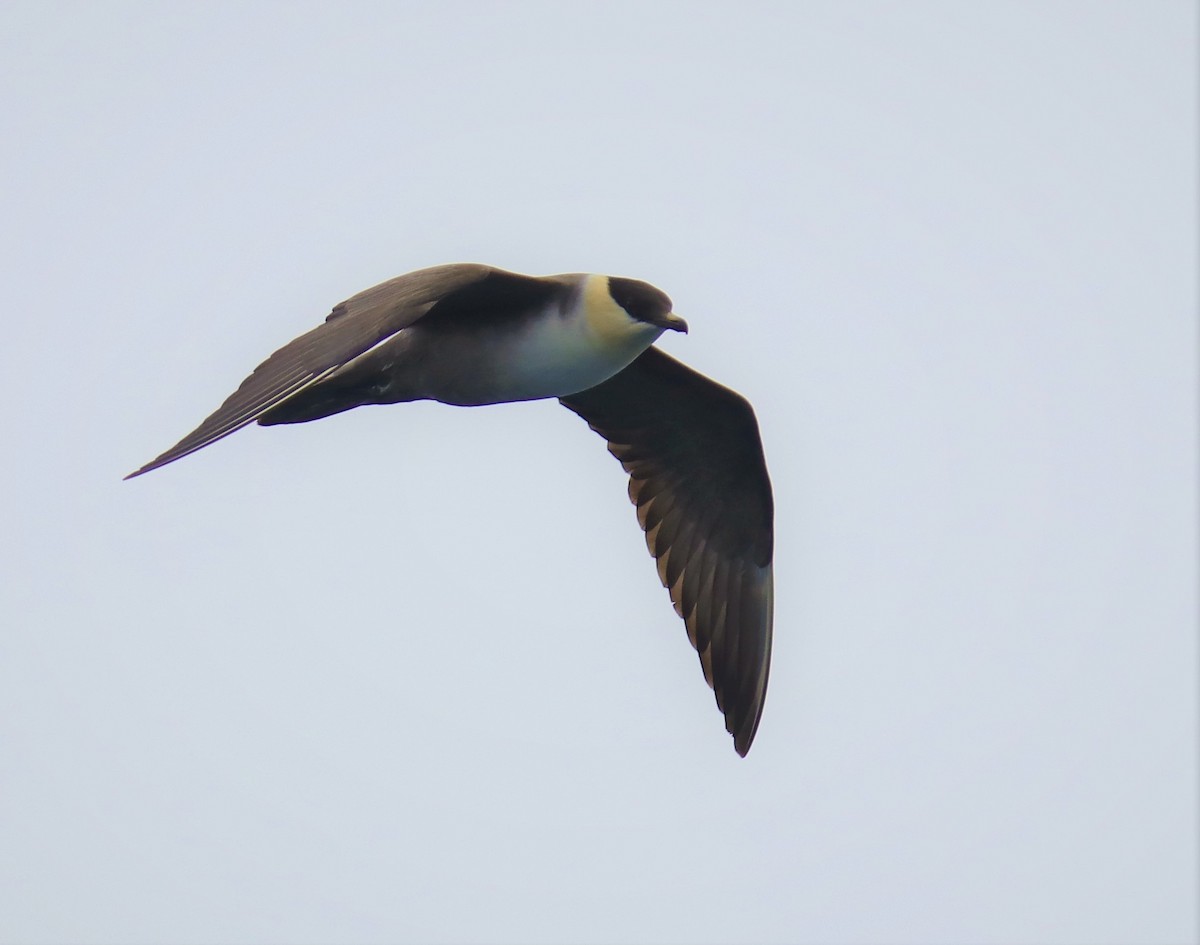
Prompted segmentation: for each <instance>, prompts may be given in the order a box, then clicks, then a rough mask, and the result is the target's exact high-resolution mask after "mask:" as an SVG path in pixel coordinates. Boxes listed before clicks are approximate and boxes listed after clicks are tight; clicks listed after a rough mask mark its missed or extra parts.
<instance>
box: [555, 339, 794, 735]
mask: <svg viewBox="0 0 1200 945" xmlns="http://www.w3.org/2000/svg"><path fill="white" fill-rule="evenodd" d="M561 403H562V404H563V406H565V407H567V408H568V409H569V410H572V411H574V412H575V413H577V414H579V416H581V417H583V419H584V420H586V421H587V422H588V425H589V426H591V428H592V429H593V430H595V431H596V432H597V433H599V434H600V435H601V436H602V437H604V438H605V439H606V440H607V441H608V449H609V452H611V453H612V454H613V455H614V456H615V457H616V458H617V459H619V460H620V461H621V464H622V465H623V466H624V467H625V470H626V472H628V473H629V476H630V479H629V497H630V498H631V499H632V500H633V503H634V505H636V506H637V516H638V521H639V522H640V523H641V526H642V528H643V530H644V531H645V533H646V544H647V546H648V547H649V549H650V553H651V554H652V555H653V556H654V557H655V559H656V560H657V563H658V575H659V578H661V580H662V583H663V585H664V586H665V587H666V588H667V589H668V590H669V591H670V594H671V600H672V601H673V602H674V604H675V610H676V612H678V614H679V616H681V617H682V618H683V620H684V623H685V625H686V626H687V633H688V638H689V639H690V640H691V642H692V645H693V646H694V647H695V648H696V651H697V652H698V653H699V655H700V664H701V667H702V668H703V670H704V678H705V680H707V682H708V684H709V685H710V686H712V688H713V691H714V693H715V694H716V699H717V706H718V707H719V708H720V709H721V711H722V712H723V713H724V714H725V727H726V729H727V730H728V731H729V733H730V734H731V735H733V739H734V748H735V749H736V750H737V752H738V754H740V755H745V754H746V752H747V751H749V750H750V745H751V743H752V742H753V741H754V734H755V732H756V731H757V729H758V722H759V719H760V718H761V716H762V709H763V701H764V699H765V698H766V692H767V676H768V672H769V669H770V662H771V633H772V622H773V598H774V579H773V571H772V559H773V549H774V538H773V536H774V500H773V498H772V493H771V481H770V478H769V477H768V475H767V467H766V461H765V460H764V458H763V450H762V441H761V439H760V438H759V433H758V423H757V421H756V420H755V417H754V410H753V409H752V408H751V406H750V404H749V402H748V401H746V399H745V398H743V397H742V396H741V395H739V394H737V393H735V392H733V391H731V390H729V389H728V388H726V387H722V386H721V385H720V384H717V383H716V382H715V381H712V380H710V379H709V378H707V377H705V376H704V375H702V374H700V373H698V372H696V371H693V370H692V369H691V368H689V367H687V366H686V365H684V364H681V363H680V362H679V361H676V360H675V359H674V358H672V357H670V356H668V355H667V354H664V353H663V352H662V351H660V350H659V349H657V348H653V347H652V348H648V349H647V350H646V351H645V353H644V354H642V355H641V356H640V357H639V358H638V359H637V360H635V361H634V362H633V363H632V364H630V365H629V367H627V368H625V369H624V370H623V371H621V372H620V373H618V374H616V375H614V376H613V377H611V378H609V379H608V380H607V381H605V382H604V383H602V384H598V385H597V386H595V387H593V388H590V389H589V390H585V391H581V392H580V393H578V394H572V395H571V396H569V397H563V398H561Z"/></svg>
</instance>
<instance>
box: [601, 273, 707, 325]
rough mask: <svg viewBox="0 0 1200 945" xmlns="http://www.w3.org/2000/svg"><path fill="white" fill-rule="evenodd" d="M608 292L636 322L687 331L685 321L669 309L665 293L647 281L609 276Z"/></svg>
mask: <svg viewBox="0 0 1200 945" xmlns="http://www.w3.org/2000/svg"><path fill="white" fill-rule="evenodd" d="M608 294H609V295H610V296H612V300H613V301H614V302H616V303H617V305H619V306H620V307H621V308H622V309H624V311H625V312H626V314H628V316H629V317H630V318H631V319H633V320H634V321H636V322H643V323H645V324H647V325H653V326H654V327H655V328H658V329H660V330H662V331H667V330H670V331H682V332H683V333H684V334H686V333H687V330H688V325H687V322H685V321H684V320H683V319H682V318H680V317H679V316H678V315H676V314H675V313H674V312H672V311H671V300H670V298H668V296H667V293H665V292H663V291H662V290H661V289H656V288H655V287H654V286H652V285H651V284H650V283H649V282H641V281H639V280H638V279H623V278H621V277H620V276H609V278H608Z"/></svg>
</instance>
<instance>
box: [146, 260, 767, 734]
mask: <svg viewBox="0 0 1200 945" xmlns="http://www.w3.org/2000/svg"><path fill="white" fill-rule="evenodd" d="M664 331H680V332H686V331H687V322H685V321H684V320H683V319H682V318H680V317H679V316H678V315H676V314H675V313H674V312H673V311H672V305H671V300H670V299H669V298H668V297H667V296H666V294H665V293H663V292H662V291H660V290H659V289H657V288H655V287H654V286H652V285H650V284H648V283H646V282H640V281H638V280H636V279H625V278H619V277H616V276H603V275H594V274H585V273H571V274H567V275H557V276H526V275H521V274H519V273H514V272H506V271H504V270H502V269H496V268H493V267H491V266H484V265H479V264H474V263H471V264H467V263H463V264H451V265H445V266H434V267H432V268H429V269H421V270H418V271H416V272H410V273H408V274H406V275H403V276H398V277H397V278H395V279H390V280H388V281H387V282H384V283H381V284H380V285H377V286H375V287H374V288H371V289H367V290H366V291H365V292H360V293H359V294H358V295H355V296H353V297H351V298H349V299H347V300H346V301H345V302H342V303H341V304H339V305H336V306H334V308H333V311H332V313H331V314H330V315H329V316H328V317H327V318H326V319H325V321H324V323H323V324H321V325H318V326H317V327H316V328H314V329H312V330H311V331H309V332H306V333H305V334H303V335H301V336H300V337H299V338H297V339H295V340H294V341H292V342H290V343H288V344H286V345H284V346H283V347H282V348H280V349H279V350H278V351H276V352H275V353H274V354H273V355H271V356H270V357H269V358H267V360H266V361H264V362H263V363H262V364H260V365H259V366H258V367H257V368H255V370H254V372H253V373H252V374H251V375H250V376H249V377H248V378H246V380H245V381H243V382H242V384H241V386H240V387H239V388H238V389H237V390H236V391H234V393H233V394H231V395H230V396H229V398H228V399H227V400H226V401H225V403H223V404H222V405H221V406H220V407H219V408H218V409H217V411H216V412H215V413H213V414H212V416H210V417H209V418H208V419H207V420H205V421H204V422H203V423H202V424H200V426H199V427H197V428H196V429H195V430H193V431H192V432H191V433H189V434H188V435H187V436H185V437H184V438H183V439H182V440H180V441H179V442H178V443H176V444H175V445H174V446H172V447H171V448H170V449H169V450H167V451H166V452H165V453H163V454H162V455H161V456H158V457H157V458H156V459H153V460H151V461H150V462H149V463H147V464H146V465H145V466H143V467H142V468H141V469H138V470H137V471H136V472H132V473H130V474H129V475H128V476H126V477H125V478H127V479H132V478H133V477H134V476H140V475H142V474H143V473H147V472H149V471H150V470H152V469H157V468H159V467H160V466H165V465H166V464H167V463H171V462H174V461H175V460H177V459H180V458H182V457H184V456H187V455H188V454H189V453H194V452H195V451H196V450H198V449H201V448H203V447H205V446H208V445H209V444H210V443H214V442H216V441H217V440H219V439H221V438H222V437H225V436H228V435H229V434H230V433H233V432H234V431H236V430H240V429H241V428H242V427H244V426H247V425H248V424H251V423H255V422H257V423H259V424H261V425H263V426H272V425H274V424H277V423H304V422H306V421H308V420H319V419H321V418H322V417H328V416H330V415H332V414H335V413H340V412H342V411H343V410H350V409H352V408H354V407H359V406H363V405H364V404H394V403H401V402H405V401H412V400H436V401H440V402H441V403H445V404H455V405H458V406H480V405H483V404H497V403H511V402H514V401H522V400H536V399H541V398H549V397H557V398H558V400H559V402H560V403H561V404H562V405H563V406H564V407H566V408H567V409H568V410H570V411H573V412H574V413H576V414H578V415H579V416H580V417H582V418H583V419H584V420H585V421H587V423H588V425H589V426H590V427H591V428H592V429H593V430H595V431H596V432H597V433H599V434H600V435H601V436H602V437H604V439H605V440H607V441H608V449H609V452H611V453H612V454H613V456H615V457H616V458H617V459H618V460H620V462H621V465H622V466H624V467H625V471H626V472H627V473H629V477H630V479H629V497H630V499H632V500H633V503H634V505H635V506H636V507H637V517H638V522H639V523H640V524H641V526H642V529H643V530H644V532H645V535H646V544H647V546H648V547H649V549H650V553H651V555H653V556H654V558H655V560H656V562H657V564H658V576H659V578H660V579H661V580H662V583H663V585H664V586H665V587H666V588H667V590H668V591H669V592H670V595H671V600H672V602H673V603H674V605H675V610H676V612H677V613H678V614H679V616H680V617H682V618H683V621H684V624H685V626H686V628H687V634H688V639H689V640H690V641H691V644H692V646H693V647H695V649H696V652H697V653H698V654H699V656H700V665H701V667H702V669H703V671H704V678H705V680H706V681H707V682H708V684H709V686H711V687H712V689H713V691H714V693H715V694H716V699H717V706H718V707H719V708H720V710H721V711H722V713H724V716H725V727H726V729H727V731H728V732H729V733H730V734H731V735H732V736H733V744H734V748H735V750H736V751H737V753H738V754H739V755H743V756H744V755H745V754H746V752H748V751H749V750H750V745H751V743H752V742H753V741H754V734H755V732H756V731H757V729H758V722H759V718H760V717H761V716H762V709H763V700H764V698H765V696H766V691H767V674H768V670H769V668H770V660H771V632H772V611H773V597H774V595H773V588H774V582H773V576H772V555H773V544H774V542H773V522H774V503H773V499H772V494H771V482H770V479H769V478H768V476H767V468H766V462H765V460H764V458H763V450H762V441H761V440H760V438H759V433H758V423H757V421H756V420H755V417H754V411H753V409H752V408H751V406H750V404H749V402H748V401H746V399H745V398H743V397H742V396H740V395H739V394H737V393H735V392H734V391H732V390H730V389H729V388H727V387H723V386H721V385H720V384H718V383H716V382H715V381H712V380H710V379H709V378H707V377H705V376H704V375H702V374H700V373H698V372H696V371H693V370H692V369H691V368H689V367H687V366H686V365H684V364H682V363H680V362H679V361H676V360H675V359H674V358H672V357H669V356H668V355H666V354H664V353H663V352H662V351H661V350H659V349H658V348H656V347H654V342H655V341H657V340H658V337H659V336H660V335H661V334H662V333H663V332H664Z"/></svg>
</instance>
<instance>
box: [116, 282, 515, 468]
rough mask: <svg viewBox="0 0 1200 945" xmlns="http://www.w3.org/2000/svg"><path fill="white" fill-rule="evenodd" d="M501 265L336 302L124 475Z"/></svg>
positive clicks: (252, 412)
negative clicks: (211, 409) (187, 429)
mask: <svg viewBox="0 0 1200 945" xmlns="http://www.w3.org/2000/svg"><path fill="white" fill-rule="evenodd" d="M497 271H498V270H494V269H492V268H491V267H489V266H481V265H475V264H454V265H448V266H434V267H433V268H431V269H420V270H418V271H416V272H410V273H408V274H406V275H403V276H397V277H396V278H395V279H389V280H388V281H387V282H382V283H380V284H379V285H377V286H375V287H373V288H370V289H367V290H366V291H365V292H360V293H358V295H355V296H353V297H352V298H349V299H347V300H346V301H345V302H342V303H340V304H339V305H336V306H334V309H333V311H332V312H331V313H330V314H329V316H328V317H327V318H326V319H325V322H324V323H323V324H321V325H318V326H317V327H316V328H314V329H312V331H309V332H306V333H305V334H303V335H301V336H300V337H299V338H297V339H296V340H295V341H292V342H289V343H288V344H286V345H284V346H283V347H282V348H280V349H279V350H278V351H276V352H275V353H274V354H273V355H271V356H270V357H269V358H267V360H266V361H264V362H263V363H262V364H260V365H259V366H258V367H257V368H255V369H254V373H253V374H251V375H250V376H249V377H248V378H246V379H245V380H244V381H242V384H241V386H240V387H239V388H238V389H237V390H236V391H234V392H233V394H232V395H230V397H229V398H228V399H227V400H226V401H225V403H223V404H221V406H220V407H219V408H218V409H217V411H216V412H215V413H213V414H212V416H210V417H209V418H208V419H207V420H205V421H204V422H203V423H202V424H200V426H198V427H197V428H196V429H195V430H193V431H192V432H191V433H189V434H188V435H187V436H185V437H184V438H183V439H182V440H180V441H179V442H178V443H176V444H175V445H174V446H172V447H171V448H170V449H169V450H167V451H166V452H165V453H163V454H162V455H161V456H159V457H157V458H156V459H153V460H151V461H150V462H149V463H147V464H146V465H145V466H143V467H142V468H141V469H139V470H137V471H136V472H132V473H130V474H129V475H128V476H126V477H125V478H126V479H132V478H133V477H134V476H140V475H141V474H142V473H146V472H149V471H150V470H151V469H157V468H158V467H159V466H165V465H166V464H167V463H171V462H174V461H175V460H177V459H180V458H181V457H184V456H187V455H188V454H189V453H194V452H196V450H198V449H201V448H203V447H205V446H208V445H209V444H210V443H213V442H215V441H216V440H219V439H221V438H222V437H224V436H228V435H229V434H230V433H233V432H234V431H235V430H240V429H241V428H242V427H244V426H246V425H247V424H250V423H253V422H254V421H255V420H257V419H258V418H259V417H261V416H262V415H263V414H264V413H266V412H267V411H268V410H270V409H271V408H272V407H274V406H275V405H276V404H278V403H280V402H282V401H284V400H286V399H287V398H289V397H291V396H293V395H295V394H296V393H297V392H299V391H301V390H304V389H305V388H306V387H308V386H309V385H311V384H314V383H316V382H317V381H319V380H321V379H322V378H323V377H327V376H328V375H329V374H331V373H333V372H334V371H336V370H337V369H338V368H340V367H341V366H342V365H344V364H346V362H348V361H350V360H352V359H354V358H356V357H358V356H359V355H360V354H362V353H363V352H364V351H369V350H370V349H371V348H373V347H374V346H375V345H377V344H379V343H380V342H381V341H383V340H385V339H387V338H390V337H391V336H392V335H394V334H395V333H396V332H398V331H400V330H401V329H402V328H407V327H408V326H409V325H411V324H412V323H413V322H415V321H416V320H417V319H419V318H420V317H421V316H422V315H424V314H425V313H426V312H428V311H429V309H430V308H432V307H433V305H435V304H436V303H437V302H438V301H439V300H441V299H443V298H444V297H446V296H447V295H449V294H451V293H453V292H455V291H458V290H461V289H463V288H465V287H467V286H470V285H473V284H475V283H476V282H479V281H480V280H482V279H484V278H485V277H486V276H488V275H489V274H490V273H493V272H497Z"/></svg>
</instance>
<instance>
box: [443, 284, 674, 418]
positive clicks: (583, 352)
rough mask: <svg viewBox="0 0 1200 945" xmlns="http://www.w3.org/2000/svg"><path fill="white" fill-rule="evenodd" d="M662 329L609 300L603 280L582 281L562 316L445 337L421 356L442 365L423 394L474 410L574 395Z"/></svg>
mask: <svg viewBox="0 0 1200 945" xmlns="http://www.w3.org/2000/svg"><path fill="white" fill-rule="evenodd" d="M662 331H663V330H662V329H661V328H659V327H656V326H654V325H648V324H646V323H645V322H639V321H635V320H634V319H632V318H630V317H629V315H628V314H627V313H626V312H625V310H624V309H622V308H621V307H620V306H618V305H617V304H616V303H615V302H613V301H612V297H611V296H610V295H609V293H608V278H607V277H606V276H594V275H592V276H588V277H587V281H586V283H585V284H584V287H583V291H581V292H580V293H579V295H578V296H577V303H576V304H575V305H574V306H573V307H571V308H569V309H567V310H565V311H564V310H562V309H560V308H558V307H557V306H553V307H551V308H549V309H548V310H546V311H544V312H542V313H540V314H539V315H538V316H537V317H535V318H531V319H530V320H529V321H528V322H526V323H525V324H524V325H522V326H521V327H520V328H519V329H518V330H516V331H514V330H513V328H512V326H511V325H509V326H505V328H504V329H503V330H497V331H496V332H490V331H484V332H480V333H477V334H471V335H468V336H457V337H455V338H453V339H450V338H445V337H443V338H442V339H441V340H440V341H441V344H440V347H439V350H438V351H437V352H436V353H435V352H432V351H430V352H427V356H431V358H432V359H436V362H437V363H438V365H439V368H440V369H439V370H438V371H437V372H436V375H437V376H434V375H433V374H429V373H427V374H426V375H425V381H426V386H427V388H428V391H429V393H428V396H430V397H432V398H433V399H435V400H439V401H441V402H443V403H448V404H456V405H459V406H474V405H479V404H495V403H508V402H510V401H517V400H538V399H540V398H543V397H563V396H566V395H567V394H574V393H576V392H577V391H581V390H586V389H587V388H589V387H595V386H596V385H597V384H599V383H600V382H601V381H604V380H607V379H608V378H610V377H612V375H614V374H616V373H617V372H618V371H620V370H621V369H622V368H624V367H626V366H627V365H628V364H629V363H630V362H631V361H633V359H634V358H636V357H637V356H638V355H639V354H641V353H642V352H643V351H645V350H646V349H647V348H648V347H650V345H652V344H653V343H654V342H655V340H656V339H657V338H658V336H659V335H661V334H662ZM451 349H453V350H451Z"/></svg>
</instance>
